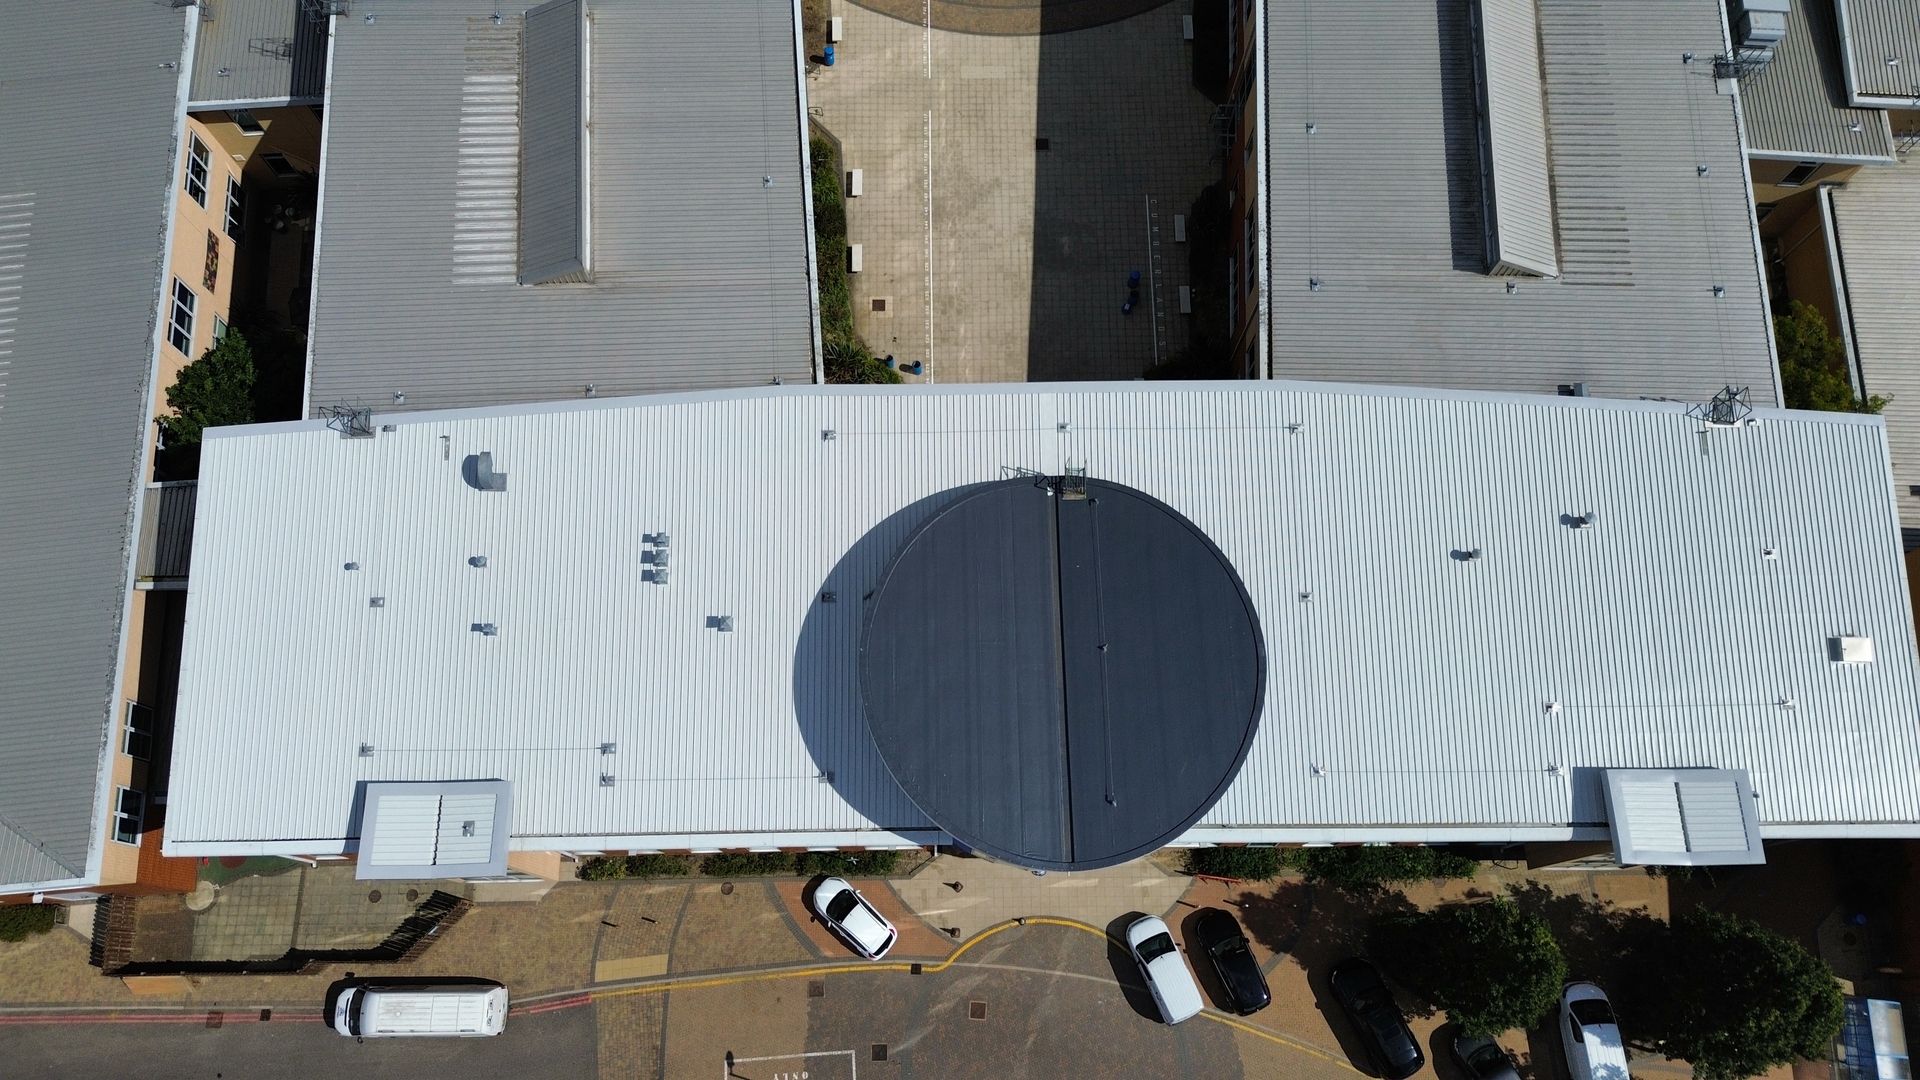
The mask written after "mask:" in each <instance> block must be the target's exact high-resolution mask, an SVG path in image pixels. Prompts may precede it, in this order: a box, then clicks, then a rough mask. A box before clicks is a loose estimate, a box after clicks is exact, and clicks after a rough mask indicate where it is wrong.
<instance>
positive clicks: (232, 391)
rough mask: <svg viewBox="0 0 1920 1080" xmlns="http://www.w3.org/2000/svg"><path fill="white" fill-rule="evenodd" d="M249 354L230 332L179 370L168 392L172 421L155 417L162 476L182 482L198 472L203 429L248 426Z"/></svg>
mask: <svg viewBox="0 0 1920 1080" xmlns="http://www.w3.org/2000/svg"><path fill="white" fill-rule="evenodd" d="M254 377H255V376H254V369H253V351H252V350H251V349H250V348H248V347H247V339H246V338H243V337H241V336H240V335H239V334H237V333H235V332H233V331H232V330H228V331H227V335H226V336H225V337H223V338H221V339H220V340H219V341H218V342H216V343H214V346H213V348H211V349H208V350H207V351H206V352H204V353H201V354H200V359H198V360H195V361H194V362H193V363H191V364H188V365H187V366H186V367H183V368H181V369H180V374H179V375H178V376H176V377H175V379H174V382H173V385H172V386H170V387H168V388H167V407H168V408H170V409H172V410H173V415H171V416H160V417H155V418H154V422H155V423H157V424H159V425H160V439H161V443H162V445H163V446H164V447H165V450H164V451H163V454H164V460H163V465H162V470H161V471H162V472H164V473H167V474H168V475H171V476H175V477H180V478H184V477H187V476H191V475H193V474H195V473H196V472H198V471H199V464H200V436H201V433H202V432H204V431H205V430H206V429H207V428H210V427H221V426H224V425H228V424H247V423H251V422H252V421H253V382H254Z"/></svg>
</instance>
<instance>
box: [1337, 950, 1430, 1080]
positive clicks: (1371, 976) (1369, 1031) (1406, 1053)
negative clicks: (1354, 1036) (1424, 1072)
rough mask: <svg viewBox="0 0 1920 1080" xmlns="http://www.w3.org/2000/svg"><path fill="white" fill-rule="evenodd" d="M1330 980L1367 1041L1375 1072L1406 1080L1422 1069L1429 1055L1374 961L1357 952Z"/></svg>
mask: <svg viewBox="0 0 1920 1080" xmlns="http://www.w3.org/2000/svg"><path fill="white" fill-rule="evenodd" d="M1327 981H1328V982H1329V983H1331V984H1332V986H1333V996H1334V1000H1336V1001H1338V1002H1339V1003H1340V1008H1342V1009H1344V1010H1345V1011H1346V1014H1347V1019H1348V1020H1350V1021H1352V1022H1353V1026H1354V1030H1355V1031H1356V1032H1357V1033H1358V1034H1359V1036H1360V1041H1361V1042H1363V1043H1365V1044H1366V1047H1367V1057H1368V1058H1370V1059H1371V1060H1372V1063H1373V1068H1374V1071H1375V1072H1378V1073H1379V1074H1380V1075H1381V1076H1384V1077H1386V1078H1387V1080H1406V1078H1407V1077H1409V1076H1412V1075H1413V1074H1414V1073H1417V1072H1419V1071H1420V1067H1421V1066H1423V1065H1425V1064H1426V1063H1427V1058H1426V1055H1425V1054H1422V1053H1421V1052H1420V1044H1419V1043H1417V1042H1415V1041H1414V1040H1413V1032H1412V1031H1411V1030H1409V1029H1408V1027H1407V1018H1406V1017H1405V1016H1403V1015H1401V1013H1400V1006H1398V1005H1396V1004H1394V1001H1393V991H1391V990H1389V989H1387V984H1386V981H1385V980H1383V979H1381V978H1380V973H1379V972H1378V971H1376V970H1374V967H1373V965H1372V964H1369V963H1367V962H1366V961H1365V960H1362V959H1360V958H1359V957H1357V956H1356V957H1354V958H1353V959H1351V960H1342V961H1340V963H1338V964H1336V965H1334V969H1333V974H1332V975H1330V976H1328V980H1327Z"/></svg>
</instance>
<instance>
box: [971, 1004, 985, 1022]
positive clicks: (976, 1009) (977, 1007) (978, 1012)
mask: <svg viewBox="0 0 1920 1080" xmlns="http://www.w3.org/2000/svg"><path fill="white" fill-rule="evenodd" d="M986 1018H987V1003H986V1002H984V1001H969V1002H967V1019H969V1020H985V1019H986Z"/></svg>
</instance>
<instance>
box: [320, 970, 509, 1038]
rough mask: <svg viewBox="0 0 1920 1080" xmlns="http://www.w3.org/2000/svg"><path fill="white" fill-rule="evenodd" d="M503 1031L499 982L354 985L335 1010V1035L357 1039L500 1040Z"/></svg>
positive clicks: (504, 990)
mask: <svg viewBox="0 0 1920 1080" xmlns="http://www.w3.org/2000/svg"><path fill="white" fill-rule="evenodd" d="M506 1026H507V988H506V987H504V986H501V985H500V984H499V983H427V984H422V985H419V986H382V985H379V984H372V985H367V986H352V987H348V988H347V989H346V990H343V991H341V993H340V1000H339V1001H337V1002H335V1003H334V1006H333V1030H335V1031H337V1032H339V1033H340V1034H342V1035H351V1036H353V1037H354V1038H356V1039H384V1038H389V1037H393V1036H406V1035H420V1036H431V1035H439V1036H455V1037H460V1038H478V1037H480V1036H483V1035H498V1034H500V1032H501V1031H502V1030H503V1029H505V1028H506Z"/></svg>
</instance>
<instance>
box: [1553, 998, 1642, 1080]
mask: <svg viewBox="0 0 1920 1080" xmlns="http://www.w3.org/2000/svg"><path fill="white" fill-rule="evenodd" d="M1560 1041H1561V1043H1562V1044H1563V1045H1564V1046H1565V1047H1566V1051H1567V1074H1568V1075H1569V1076H1571V1077H1573V1080H1628V1073H1627V1046H1626V1041H1625V1040H1624V1039H1622V1038H1621V1037H1620V1022H1619V1021H1618V1020H1615V1019H1614V1018H1613V1003H1612V1002H1610V1001H1608V1000H1607V993H1606V991H1604V990H1602V989H1600V988H1599V987H1597V986H1595V985H1593V984H1592V983H1590V982H1577V983H1568V984H1567V988H1566V990H1565V991H1564V992H1562V993H1561V995H1560Z"/></svg>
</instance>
